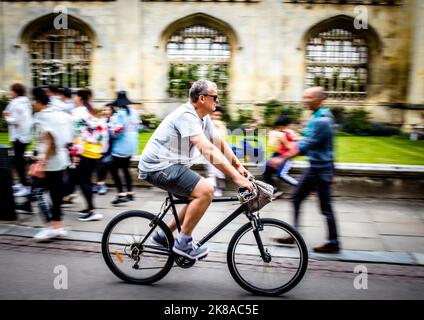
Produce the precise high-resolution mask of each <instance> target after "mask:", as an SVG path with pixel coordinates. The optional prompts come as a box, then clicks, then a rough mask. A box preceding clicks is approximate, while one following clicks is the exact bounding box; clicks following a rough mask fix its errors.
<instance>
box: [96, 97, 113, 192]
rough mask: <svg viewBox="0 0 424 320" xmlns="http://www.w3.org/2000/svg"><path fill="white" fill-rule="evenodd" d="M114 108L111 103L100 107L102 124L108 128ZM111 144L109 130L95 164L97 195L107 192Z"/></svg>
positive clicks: (111, 137)
mask: <svg viewBox="0 0 424 320" xmlns="http://www.w3.org/2000/svg"><path fill="white" fill-rule="evenodd" d="M115 112H116V111H115V108H114V107H113V106H112V104H111V103H108V104H106V105H105V106H104V107H103V109H102V117H101V119H102V121H103V123H104V125H105V126H106V127H107V128H108V132H109V126H110V123H111V122H110V119H111V118H112V116H113V115H114V114H115ZM112 144H113V136H112V135H111V133H110V132H109V139H108V143H107V144H105V147H104V150H103V152H102V157H101V158H100V160H99V162H98V164H97V170H96V176H97V185H96V192H97V194H99V195H104V194H106V193H107V191H108V188H107V186H106V176H107V173H108V172H109V171H110V166H111V164H112V160H113V158H112Z"/></svg>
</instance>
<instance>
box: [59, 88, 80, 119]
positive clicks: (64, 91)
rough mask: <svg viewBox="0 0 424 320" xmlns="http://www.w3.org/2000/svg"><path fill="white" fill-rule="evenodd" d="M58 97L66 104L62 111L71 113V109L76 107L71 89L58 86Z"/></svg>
mask: <svg viewBox="0 0 424 320" xmlns="http://www.w3.org/2000/svg"><path fill="white" fill-rule="evenodd" d="M59 99H60V100H61V101H62V102H63V103H65V105H66V107H64V109H63V111H65V112H67V113H69V114H72V111H73V110H74V109H75V108H76V105H75V100H74V98H73V93H72V90H71V89H69V88H60V89H59Z"/></svg>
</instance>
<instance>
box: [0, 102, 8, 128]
mask: <svg viewBox="0 0 424 320" xmlns="http://www.w3.org/2000/svg"><path fill="white" fill-rule="evenodd" d="M8 103H9V100H8V99H7V97H6V96H5V95H3V96H1V97H0V132H7V123H6V120H4V117H3V111H4V109H6V106H7V104H8Z"/></svg>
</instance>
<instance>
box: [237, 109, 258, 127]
mask: <svg viewBox="0 0 424 320" xmlns="http://www.w3.org/2000/svg"><path fill="white" fill-rule="evenodd" d="M237 113H238V118H237V123H238V124H239V125H245V124H247V123H248V122H251V121H253V120H254V118H253V110H252V109H244V108H239V109H238V110H237Z"/></svg>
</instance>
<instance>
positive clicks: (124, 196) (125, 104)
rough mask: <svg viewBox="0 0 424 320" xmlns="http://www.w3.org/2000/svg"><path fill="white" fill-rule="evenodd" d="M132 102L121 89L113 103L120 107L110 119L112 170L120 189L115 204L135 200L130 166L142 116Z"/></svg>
mask: <svg viewBox="0 0 424 320" xmlns="http://www.w3.org/2000/svg"><path fill="white" fill-rule="evenodd" d="M130 104H133V102H131V101H130V100H129V99H128V98H127V95H126V92H125V91H119V92H118V97H117V99H116V100H115V101H113V102H112V105H113V106H115V107H117V108H118V110H117V112H116V113H115V114H114V115H113V116H112V118H111V120H110V133H111V137H112V138H113V144H112V164H111V169H110V171H111V174H112V177H113V180H114V183H115V186H116V188H117V191H118V194H117V196H116V198H115V199H114V200H113V201H112V204H113V205H116V204H119V203H124V202H127V201H131V200H134V193H133V192H132V179H131V175H130V172H129V167H130V160H131V157H132V156H133V155H135V154H136V153H137V152H138V133H139V125H140V117H139V115H138V113H137V112H136V111H135V110H134V109H132V108H131V107H130V106H129V105H130ZM120 171H121V172H122V173H123V174H124V177H125V183H126V189H127V192H124V188H123V185H122V181H121V176H120Z"/></svg>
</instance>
